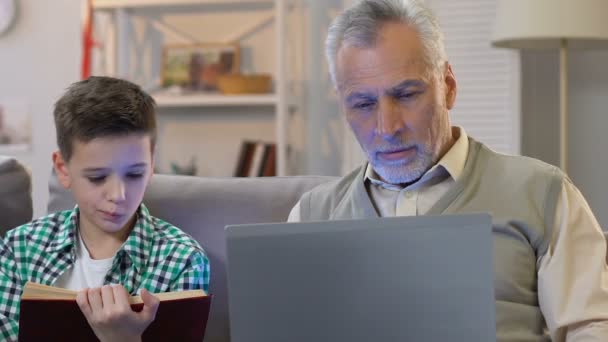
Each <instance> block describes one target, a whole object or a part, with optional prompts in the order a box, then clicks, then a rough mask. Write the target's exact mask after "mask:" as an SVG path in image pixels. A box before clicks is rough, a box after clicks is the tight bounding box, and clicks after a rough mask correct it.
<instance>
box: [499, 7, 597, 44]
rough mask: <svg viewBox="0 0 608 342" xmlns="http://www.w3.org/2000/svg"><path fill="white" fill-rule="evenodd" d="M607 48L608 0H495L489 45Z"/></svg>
mask: <svg viewBox="0 0 608 342" xmlns="http://www.w3.org/2000/svg"><path fill="white" fill-rule="evenodd" d="M562 39H566V40H567V41H568V47H569V48H608V0H498V6H497V11H496V22H495V26H494V35H493V39H492V44H493V45H494V46H496V47H506V48H516V49H551V48H559V47H560V41H561V40H562Z"/></svg>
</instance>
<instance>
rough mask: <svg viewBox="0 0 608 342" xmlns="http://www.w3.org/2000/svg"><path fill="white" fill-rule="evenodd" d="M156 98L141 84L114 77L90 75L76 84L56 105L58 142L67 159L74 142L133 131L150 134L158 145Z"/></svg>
mask: <svg viewBox="0 0 608 342" xmlns="http://www.w3.org/2000/svg"><path fill="white" fill-rule="evenodd" d="M155 105H156V104H155V102H154V99H153V98H152V97H151V96H150V95H148V94H147V93H146V92H144V91H143V90H142V89H141V88H140V87H139V86H138V85H136V84H134V83H131V82H129V81H125V80H121V79H117V78H112V77H98V76H95V77H89V78H88V79H86V80H84V81H80V82H76V83H73V84H72V85H70V87H69V88H68V89H67V91H66V92H65V94H64V95H63V96H62V97H61V98H60V99H59V101H57V103H56V104H55V111H54V113H53V114H54V116H55V128H56V130H57V145H58V146H59V151H60V152H61V156H62V157H63V159H64V160H65V161H66V162H67V161H69V160H70V158H71V157H72V152H73V146H74V141H81V142H89V141H91V140H93V139H95V138H101V137H108V136H121V135H127V134H131V133H141V134H148V135H149V136H150V142H151V144H152V147H153V148H154V143H155V141H156V111H155Z"/></svg>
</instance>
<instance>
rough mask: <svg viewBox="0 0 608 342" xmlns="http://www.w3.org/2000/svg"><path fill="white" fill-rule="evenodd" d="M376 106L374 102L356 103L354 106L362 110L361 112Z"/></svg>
mask: <svg viewBox="0 0 608 342" xmlns="http://www.w3.org/2000/svg"><path fill="white" fill-rule="evenodd" d="M374 105H375V103H374V102H372V101H367V102H361V103H356V104H355V105H354V106H353V108H355V109H360V110H366V109H371V108H372V107H373V106H374Z"/></svg>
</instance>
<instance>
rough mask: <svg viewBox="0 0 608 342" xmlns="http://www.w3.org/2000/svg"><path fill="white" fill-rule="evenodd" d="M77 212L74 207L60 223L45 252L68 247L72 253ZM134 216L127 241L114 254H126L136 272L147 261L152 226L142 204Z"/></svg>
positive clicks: (74, 242)
mask: <svg viewBox="0 0 608 342" xmlns="http://www.w3.org/2000/svg"><path fill="white" fill-rule="evenodd" d="M79 212H80V210H79V208H78V206H76V207H74V209H73V210H72V212H71V213H70V214H69V215H68V216H67V217H66V218H65V220H64V221H63V222H62V223H61V225H60V227H59V232H58V235H57V238H56V239H54V241H53V243H51V244H50V245H49V247H48V248H47V250H49V251H60V250H63V249H65V248H68V247H69V248H71V249H72V252H73V251H74V248H75V246H76V228H77V227H78V217H79ZM135 215H137V218H136V221H135V225H134V226H133V230H131V233H129V237H128V238H127V241H125V243H124V244H123V245H122V247H121V248H120V249H119V250H118V252H116V256H118V257H119V258H120V257H121V255H123V254H126V255H127V256H128V257H129V259H131V262H132V263H133V266H134V267H135V268H136V269H137V270H141V269H143V267H144V266H145V264H146V260H149V258H148V257H149V254H150V252H149V251H150V247H151V244H152V238H153V235H154V232H153V227H154V224H153V222H152V220H153V218H152V216H151V215H150V212H149V211H148V208H146V206H145V205H144V204H143V203H142V204H141V205H140V206H139V208H138V209H137V211H136V212H135Z"/></svg>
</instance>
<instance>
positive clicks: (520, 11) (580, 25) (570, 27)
mask: <svg viewBox="0 0 608 342" xmlns="http://www.w3.org/2000/svg"><path fill="white" fill-rule="evenodd" d="M607 15H608V0H498V3H497V9H496V21H495V25H494V35H493V38H492V45H494V46H496V47H504V48H513V49H559V61H560V62H559V64H560V68H559V75H560V78H559V85H560V86H559V89H560V92H559V100H560V104H559V108H560V116H559V127H560V134H559V164H560V167H561V168H562V170H564V172H567V166H568V49H577V48H587V49H589V48H591V49H594V48H608V19H607V18H606V16H607Z"/></svg>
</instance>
